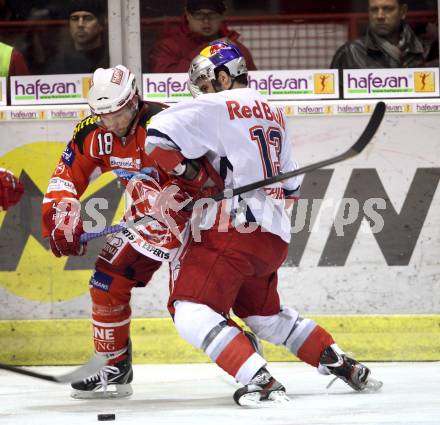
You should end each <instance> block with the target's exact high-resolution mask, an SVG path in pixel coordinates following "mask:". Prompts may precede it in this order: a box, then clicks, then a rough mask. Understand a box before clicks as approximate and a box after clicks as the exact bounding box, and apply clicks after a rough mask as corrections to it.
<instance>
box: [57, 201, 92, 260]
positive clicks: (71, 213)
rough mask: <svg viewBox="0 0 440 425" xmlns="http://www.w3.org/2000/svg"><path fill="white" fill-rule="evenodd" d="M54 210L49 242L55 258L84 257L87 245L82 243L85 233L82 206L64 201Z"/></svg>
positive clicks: (74, 202)
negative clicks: (81, 213) (64, 256)
mask: <svg viewBox="0 0 440 425" xmlns="http://www.w3.org/2000/svg"><path fill="white" fill-rule="evenodd" d="M53 208H54V214H53V216H52V218H51V219H52V223H51V224H52V225H51V228H52V230H51V232H50V237H49V242H50V248H51V249H52V252H53V253H54V255H55V257H61V256H63V255H75V256H77V255H84V254H85V252H86V244H82V243H81V242H80V236H81V234H82V233H84V230H83V224H82V220H81V217H80V211H81V204H80V203H79V201H75V200H68V199H62V200H61V201H59V202H58V203H55V204H54V206H53Z"/></svg>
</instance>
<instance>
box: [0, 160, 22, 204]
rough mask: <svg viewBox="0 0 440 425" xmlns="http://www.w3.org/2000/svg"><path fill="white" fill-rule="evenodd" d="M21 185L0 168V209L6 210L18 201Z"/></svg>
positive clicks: (11, 175) (9, 173)
mask: <svg viewBox="0 0 440 425" xmlns="http://www.w3.org/2000/svg"><path fill="white" fill-rule="evenodd" d="M23 192H24V186H23V184H22V183H21V182H20V181H19V180H18V179H17V178H16V177H15V176H14V174H12V173H11V172H10V171H8V170H5V169H4V168H0V208H2V209H4V210H7V209H8V208H9V207H12V206H14V205H15V204H17V203H18V202H19V201H20V198H21V196H22V195H23Z"/></svg>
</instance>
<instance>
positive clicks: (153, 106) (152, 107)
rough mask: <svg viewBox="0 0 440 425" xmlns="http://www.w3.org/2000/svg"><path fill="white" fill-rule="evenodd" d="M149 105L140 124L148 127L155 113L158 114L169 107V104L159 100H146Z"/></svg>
mask: <svg viewBox="0 0 440 425" xmlns="http://www.w3.org/2000/svg"><path fill="white" fill-rule="evenodd" d="M144 103H145V104H146V105H147V110H146V111H145V114H144V115H143V116H142V117H141V119H140V120H139V124H140V125H141V126H142V127H144V128H145V127H147V125H148V124H150V121H151V118H153V116H154V115H156V114H158V113H159V112H161V111H163V110H164V109H166V108H168V105H165V104H164V103H159V102H147V101H146V102H144Z"/></svg>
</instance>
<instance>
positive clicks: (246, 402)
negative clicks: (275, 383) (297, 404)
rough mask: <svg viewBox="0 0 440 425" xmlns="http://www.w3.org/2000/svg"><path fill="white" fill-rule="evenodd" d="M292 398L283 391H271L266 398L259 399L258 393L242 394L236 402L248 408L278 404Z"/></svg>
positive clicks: (260, 407) (289, 400)
mask: <svg viewBox="0 0 440 425" xmlns="http://www.w3.org/2000/svg"><path fill="white" fill-rule="evenodd" d="M291 402H292V400H291V399H290V398H289V397H287V395H286V393H285V392H284V391H272V392H271V393H270V395H269V398H267V399H263V400H262V399H261V398H260V393H258V392H255V393H249V394H244V395H243V396H241V397H240V399H239V400H238V404H239V405H240V406H242V407H246V408H248V409H262V408H268V407H275V406H277V407H278V406H280V405H283V404H288V403H291Z"/></svg>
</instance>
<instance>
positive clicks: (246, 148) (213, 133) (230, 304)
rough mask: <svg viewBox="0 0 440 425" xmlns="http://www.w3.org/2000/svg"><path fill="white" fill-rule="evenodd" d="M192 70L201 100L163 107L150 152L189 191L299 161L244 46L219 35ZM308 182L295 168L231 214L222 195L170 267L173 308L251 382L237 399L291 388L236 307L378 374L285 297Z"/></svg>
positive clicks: (350, 368)
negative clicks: (280, 274) (294, 204)
mask: <svg viewBox="0 0 440 425" xmlns="http://www.w3.org/2000/svg"><path fill="white" fill-rule="evenodd" d="M189 76H190V81H189V83H190V87H191V91H192V93H193V94H194V95H195V96H196V99H195V100H193V101H189V102H182V103H180V104H178V105H176V106H173V107H171V108H169V109H167V110H165V111H163V112H161V113H160V114H158V115H156V116H155V117H154V119H153V120H152V122H151V124H150V126H149V127H148V132H147V142H146V147H145V150H146V152H147V153H148V154H149V155H150V156H151V157H152V158H153V159H154V160H156V161H157V162H158V164H159V165H160V166H161V167H162V168H163V169H164V170H165V171H166V172H168V173H169V174H170V175H171V176H172V177H173V178H174V179H175V183H176V184H177V185H178V186H179V187H180V188H181V190H182V191H183V192H186V193H188V194H189V195H190V196H191V197H192V199H193V201H197V200H198V199H201V198H206V197H209V196H211V195H212V194H214V193H216V192H219V191H222V190H224V189H231V188H235V187H239V186H243V185H246V184H249V183H253V182H255V181H258V180H262V179H265V178H269V177H272V176H274V175H278V174H279V173H280V172H288V171H292V170H294V169H296V168H297V164H296V162H295V161H294V160H293V158H292V153H291V145H290V143H289V141H288V138H287V135H286V122H285V118H284V115H283V111H282V110H281V108H277V107H274V106H272V105H269V103H268V102H267V100H266V99H265V98H264V97H263V96H261V95H260V93H259V92H258V91H256V90H253V89H250V88H247V69H246V64H245V61H244V58H243V56H242V55H241V53H240V52H239V50H238V48H237V47H236V46H234V45H233V44H228V43H225V42H223V41H217V42H213V43H211V45H209V46H208V47H206V48H205V49H203V50H202V51H201V53H200V54H199V55H198V56H197V57H196V58H194V60H193V61H192V63H191V67H190V71H189ZM300 184H301V179H300V178H299V177H295V178H292V179H289V180H285V181H284V182H282V183H278V184H275V185H272V186H270V187H265V188H261V189H257V190H254V191H252V192H249V193H247V194H243V195H241V196H240V197H235V198H232V199H230V200H228V203H227V204H228V205H227V208H226V210H227V211H228V214H227V219H226V220H225V218H224V214H225V208H224V207H225V204H224V203H223V204H218V205H217V207H216V209H215V211H214V212H215V213H216V217H215V219H214V220H212V222H211V226H210V228H207V229H204V230H202V231H201V236H200V238H201V241H200V242H197V241H196V240H193V241H192V242H191V244H190V246H189V248H188V250H187V251H186V252H185V253H184V254H183V257H182V258H181V261H180V269H179V270H178V273H176V274H175V275H174V276H173V282H172V283H173V285H172V292H171V295H170V299H169V304H168V308H169V310H170V313H171V314H172V315H173V317H174V322H175V325H176V328H177V330H178V332H179V334H180V335H181V336H182V337H183V338H184V339H186V340H187V341H189V342H190V343H191V344H193V345H194V346H195V347H197V348H201V349H203V350H204V351H205V352H206V353H207V354H208V355H209V356H210V358H211V359H212V360H213V361H214V362H216V363H217V364H218V365H219V366H220V367H221V368H222V369H224V370H225V371H226V372H227V373H229V374H230V375H232V376H233V377H234V378H235V379H236V380H237V381H238V382H240V383H242V384H243V385H244V387H243V388H240V389H239V390H237V391H236V392H235V394H234V400H235V401H236V403H237V404H239V405H253V406H255V405H261V404H267V403H278V402H282V401H285V400H288V398H287V396H286V393H285V388H284V387H283V385H282V384H280V383H279V382H278V381H276V380H275V379H274V378H273V377H272V375H271V374H270V373H269V371H268V370H267V369H266V361H265V359H264V358H263V357H262V356H261V354H259V352H258V349H257V347H256V344H253V342H255V341H253V338H249V335H246V334H245V333H244V332H243V331H242V329H241V328H240V327H238V326H237V325H236V324H234V323H232V322H231V321H230V319H229V313H230V310H231V309H232V310H233V312H234V313H235V314H236V315H237V316H238V317H240V318H242V319H243V320H244V321H245V323H246V324H247V325H248V326H249V327H250V328H251V329H252V331H253V332H254V333H255V334H256V335H257V336H258V337H260V338H262V339H265V340H268V341H270V342H272V343H274V344H277V345H281V344H283V345H285V346H286V347H287V349H289V350H290V351H291V352H292V353H293V354H295V355H296V356H297V357H299V358H300V359H301V360H303V361H305V362H307V363H309V364H311V365H313V366H315V367H317V368H318V370H320V371H321V372H323V373H325V374H329V373H333V374H334V375H336V376H337V377H339V378H341V379H343V380H344V381H345V382H347V383H348V384H349V385H350V386H351V387H352V388H354V389H355V390H358V391H360V390H363V389H364V388H366V387H367V385H368V383H371V381H373V380H371V379H370V378H369V373H370V371H369V369H368V368H366V367H365V366H364V365H362V364H360V363H358V362H357V361H355V360H353V359H350V358H348V357H347V356H346V355H345V354H344V353H343V352H342V350H341V349H340V348H339V347H338V346H337V345H336V344H335V343H334V340H333V338H332V336H331V335H330V334H329V333H328V332H327V331H326V330H324V329H323V328H321V327H320V326H319V325H318V324H316V323H315V322H314V321H313V320H310V319H303V318H301V317H300V316H299V314H298V312H297V311H295V310H294V309H292V308H290V307H286V306H281V305H280V300H279V296H278V292H277V270H278V268H279V267H280V266H281V265H282V263H283V262H284V260H285V258H286V255H287V250H288V244H289V241H290V216H289V214H288V211H287V208H286V207H287V205H286V204H287V201H288V200H289V199H294V198H295V197H297V196H298V192H299V187H300ZM220 205H222V207H220Z"/></svg>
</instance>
